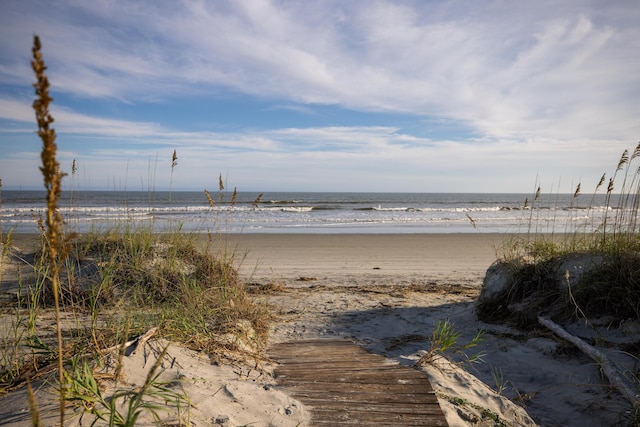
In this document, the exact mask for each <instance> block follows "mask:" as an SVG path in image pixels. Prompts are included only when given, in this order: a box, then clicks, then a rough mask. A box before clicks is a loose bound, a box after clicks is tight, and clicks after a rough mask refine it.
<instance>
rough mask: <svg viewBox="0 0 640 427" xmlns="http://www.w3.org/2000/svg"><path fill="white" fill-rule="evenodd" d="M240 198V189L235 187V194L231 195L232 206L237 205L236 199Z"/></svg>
mask: <svg viewBox="0 0 640 427" xmlns="http://www.w3.org/2000/svg"><path fill="white" fill-rule="evenodd" d="M237 197H238V188H237V187H233V194H232V195H231V206H234V205H235V204H236V198H237Z"/></svg>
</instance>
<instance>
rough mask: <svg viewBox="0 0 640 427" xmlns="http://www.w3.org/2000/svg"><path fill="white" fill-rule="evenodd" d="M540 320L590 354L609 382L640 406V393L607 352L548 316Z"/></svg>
mask: <svg viewBox="0 0 640 427" xmlns="http://www.w3.org/2000/svg"><path fill="white" fill-rule="evenodd" d="M538 322H539V323H540V324H541V325H542V326H546V327H547V328H549V329H550V330H551V331H553V332H554V333H555V334H556V335H558V336H559V337H560V338H563V339H565V340H567V341H569V342H570V343H572V344H573V345H575V346H576V347H578V348H579V349H580V350H581V351H582V352H583V353H585V354H586V355H587V356H589V357H590V358H591V359H593V360H595V361H596V362H597V363H598V364H600V366H601V368H602V372H604V374H605V375H606V376H607V378H608V379H609V382H610V383H611V385H612V386H614V387H615V388H617V389H618V391H619V392H620V393H622V395H623V396H624V397H625V398H626V399H627V400H628V401H629V402H631V404H632V405H633V406H634V407H640V399H639V398H638V397H639V395H638V394H637V393H635V391H634V390H633V389H632V388H631V387H630V386H629V385H628V384H627V383H626V381H625V380H624V379H623V378H622V377H621V376H620V375H619V374H618V371H617V370H616V368H615V367H614V365H613V362H611V360H609V358H608V357H607V355H606V354H604V353H603V352H601V351H600V350H598V349H597V348H595V347H593V346H591V345H589V344H587V343H586V342H584V341H583V340H582V339H580V338H579V337H576V336H574V335H571V334H570V333H568V332H567V331H565V330H564V329H562V327H561V326H560V325H558V324H557V323H555V322H553V321H552V320H551V319H549V318H547V317H542V316H538Z"/></svg>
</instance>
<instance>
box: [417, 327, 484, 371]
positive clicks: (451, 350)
mask: <svg viewBox="0 0 640 427" xmlns="http://www.w3.org/2000/svg"><path fill="white" fill-rule="evenodd" d="M483 335H484V331H478V333H477V334H476V335H475V336H474V337H473V338H472V339H471V341H469V342H468V343H466V344H463V343H461V342H460V339H461V337H462V333H461V332H459V331H458V330H456V329H455V325H454V324H453V323H451V322H449V320H448V319H447V320H440V321H438V324H437V325H436V327H435V329H434V330H433V332H432V334H431V337H430V338H429V341H430V347H429V350H427V353H426V354H425V355H423V356H422V357H421V358H420V359H419V360H418V361H417V362H416V365H417V366H422V365H425V364H427V363H431V362H433V361H434V360H436V359H438V358H440V357H444V356H445V355H447V354H448V355H456V356H458V357H462V361H463V362H464V363H476V362H481V361H482V357H483V356H484V355H483V353H476V354H473V355H468V354H467V351H468V350H469V349H472V348H474V347H476V346H477V345H478V344H480V342H482V339H483Z"/></svg>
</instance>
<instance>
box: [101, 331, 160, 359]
mask: <svg viewBox="0 0 640 427" xmlns="http://www.w3.org/2000/svg"><path fill="white" fill-rule="evenodd" d="M157 331H158V327H154V328H151V329H149V330H148V331H147V332H145V333H144V334H142V335H140V336H139V337H136V338H134V339H132V340H130V341H127V342H125V343H124V344H118V345H114V346H113V347H109V348H105V349H104V350H100V353H102V354H106V353H110V352H112V351H115V350H120V349H121V348H122V347H124V348H125V350H126V349H128V348H129V347H132V348H133V351H132V352H131V353H130V354H129V355H133V354H135V353H136V351H138V349H139V348H141V347H144V344H145V343H146V342H147V341H148V340H149V338H151V337H152V336H153V335H155V333H156V332H157Z"/></svg>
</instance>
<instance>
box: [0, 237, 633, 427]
mask: <svg viewBox="0 0 640 427" xmlns="http://www.w3.org/2000/svg"><path fill="white" fill-rule="evenodd" d="M199 238H200V239H201V244H202V245H203V246H208V247H209V248H210V250H212V251H217V252H224V253H225V254H226V256H232V259H233V262H234V263H235V264H236V266H237V267H238V269H239V271H240V273H241V275H242V277H243V279H244V280H245V281H246V283H247V286H248V288H249V290H250V291H251V293H252V295H253V298H255V300H256V301H257V302H259V303H260V304H263V305H265V306H267V307H269V309H270V310H271V311H272V313H273V314H274V319H273V322H272V324H271V327H270V334H269V344H274V343H279V342H289V341H295V340H300V339H318V338H332V339H336V338H338V339H348V340H351V341H353V342H355V343H357V344H359V345H361V346H363V347H364V348H365V349H367V350H368V351H370V352H372V353H375V354H379V355H382V356H385V357H387V358H389V359H393V360H394V361H396V362H398V363H400V364H404V365H408V366H413V365H415V364H416V362H418V361H419V360H420V358H421V357H422V356H423V355H424V354H425V353H426V351H427V350H428V349H429V347H430V341H429V337H430V336H431V334H432V332H433V330H434V328H435V327H436V325H437V324H438V322H441V321H445V320H446V321H449V322H450V323H451V324H452V325H454V328H455V329H456V330H457V331H458V332H459V333H460V337H459V342H460V343H461V344H464V343H467V342H469V341H471V339H473V337H474V336H475V335H476V334H477V333H478V331H483V332H484V335H483V339H482V341H481V342H480V344H479V345H478V346H476V347H473V348H470V349H468V350H465V352H464V354H463V353H462V352H460V353H455V352H453V353H451V354H447V358H439V359H437V360H435V361H434V362H433V363H431V364H427V365H423V366H420V367H418V369H420V370H422V371H423V372H424V373H425V375H427V376H428V377H429V379H430V381H431V383H432V386H433V388H434V390H435V391H436V393H437V395H438V398H439V401H440V405H441V407H442V409H443V411H444V413H445V415H446V418H447V422H448V423H449V425H450V426H477V425H494V421H495V418H491V417H490V416H488V414H492V415H495V416H496V417H498V418H497V419H500V420H502V421H504V422H505V425H513V426H518V425H542V426H559V425H562V426H606V425H614V424H615V423H616V422H621V423H622V422H624V420H625V419H628V417H630V416H631V414H630V413H629V411H630V406H629V404H628V402H626V401H625V400H624V399H623V398H622V397H621V396H620V395H618V394H617V393H616V392H615V391H613V390H612V389H611V388H610V387H608V386H607V384H606V380H603V379H602V378H601V377H600V376H599V371H598V367H597V366H596V365H595V364H594V363H593V362H592V361H591V360H590V359H588V358H587V357H586V356H584V355H582V354H581V353H579V352H577V351H575V350H574V349H572V348H571V346H570V345H567V344H566V343H563V342H562V341H561V340H559V339H557V338H555V337H554V336H553V334H551V333H549V332H548V331H547V332H545V331H542V330H540V331H521V330H518V329H515V328H512V327H509V326H505V325H492V324H486V323H483V322H480V321H478V320H477V318H476V316H475V313H474V300H475V298H476V297H477V295H478V294H479V292H480V289H481V287H482V281H483V278H484V274H485V272H486V270H487V268H488V267H489V266H490V265H491V264H492V263H493V262H494V261H495V260H496V248H499V247H500V246H501V245H502V243H503V240H502V239H503V236H502V235H500V234H488V235H483V234H480V233H478V234H455V233H451V234H402V235H400V234H366V235H361V234H340V235H337V234H267V233H264V234H229V235H220V236H216V237H214V238H213V240H212V241H209V240H208V237H207V236H206V235H201V237H199ZM210 243H213V245H211V246H209V244H210ZM31 244H33V236H31V237H30V236H28V235H19V234H17V235H15V236H14V245H15V246H17V247H28V246H29V245H31ZM632 327H633V326H632V325H629V328H632ZM602 329H605V328H602ZM637 332H638V331H637V330H633V329H629V330H626V332H624V333H627V334H634V333H635V334H637ZM572 333H574V334H577V335H580V334H588V333H591V332H589V331H587V330H586V328H582V329H581V328H580V325H573V329H572ZM603 336H604V335H603ZM174 348H175V350H174V352H175V354H176V355H177V354H178V353H180V355H182V356H181V357H186V356H184V351H185V350H184V349H181V347H180V346H174ZM475 354H482V361H481V362H478V363H470V362H468V360H467V357H472V356H473V355H475ZM176 357H177V356H176ZM190 357H192V358H191V359H180V360H182V361H181V364H182V366H190V368H189V369H190V370H189V372H191V374H189V375H204V374H195V373H197V372H205V370H206V372H209V370H210V369H214V368H216V369H214V371H215V374H214V373H211V374H207V375H208V377H207V378H208V379H207V381H204V380H203V381H201V382H199V383H198V384H197V386H196V384H193V385H190V387H191V388H190V389H189V390H191V393H192V394H194V395H198V396H201V397H200V398H199V399H201V400H197V399H196V401H195V403H196V406H197V407H198V412H197V415H198V416H202V417H207V416H208V417H209V418H210V417H211V416H214V415H224V416H226V417H228V418H229V419H230V420H231V421H230V422H233V423H235V424H230V425H243V423H249V422H251V423H254V424H252V425H265V426H267V425H283V426H284V425H292V426H293V425H312V424H311V423H310V420H309V418H308V413H307V410H306V409H305V408H304V405H303V404H302V403H300V402H297V401H295V400H293V399H291V398H288V397H287V395H286V391H282V390H278V387H277V384H276V380H275V379H274V378H273V372H274V370H275V369H276V367H275V366H273V365H270V364H268V363H266V364H263V365H262V366H261V369H260V370H258V371H256V370H255V369H247V370H246V371H242V370H240V371H239V370H238V369H227V370H225V369H226V368H224V367H212V366H211V365H210V364H209V363H207V362H206V361H202V360H200V359H201V357H200V359H199V358H198V357H197V356H196V355H192V356H190ZM135 363H141V364H144V363H143V362H142V361H140V360H137V361H134V360H133V359H132V360H131V364H134V365H131V366H130V367H129V369H130V370H131V372H136V368H135V367H133V366H135ZM199 363H204V365H202V366H200V365H199ZM172 366H173V364H172ZM198 366H199V367H198ZM182 374H184V369H183V372H182ZM131 375H132V376H133V374H131ZM139 375H140V373H138V376H139ZM214 376H215V377H216V380H215V381H214V380H213V379H211V378H213V377H214ZM132 381H133V380H132ZM216 384H224V387H226V388H227V389H229V390H231V389H233V390H234V391H233V393H231V394H232V396H233V398H229V397H228V395H225V394H223V393H220V394H215V400H211V399H213V398H214V397H213V396H211V392H213V391H215V390H209V391H210V392H209V393H208V394H207V391H206V390H202V387H205V388H207V387H208V388H210V389H211V388H215V387H218V388H219V387H220V386H219V385H216ZM234 387H235V388H234ZM265 387H268V390H271V391H272V392H270V393H268V396H267V395H266V394H265V393H264V390H267V388H265ZM225 396H226V397H225ZM225 399H226V400H225ZM238 402H240V403H241V404H240V405H238ZM6 407H7V405H5V408H6ZM194 411H195V410H194ZM208 411H213V412H215V414H213V413H209V412H208ZM266 414H272V415H273V416H268V415H266ZM195 415H196V413H194V419H196V418H197V417H196V416H195ZM224 416H223V418H224ZM269 417H270V418H269ZM1 419H3V418H2V416H1V415H0V420H1ZM5 419H6V418H5ZM534 420H535V421H534ZM11 425H24V424H20V423H14V424H11ZM621 425H625V424H621Z"/></svg>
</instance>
